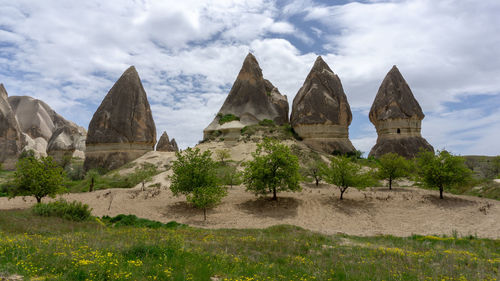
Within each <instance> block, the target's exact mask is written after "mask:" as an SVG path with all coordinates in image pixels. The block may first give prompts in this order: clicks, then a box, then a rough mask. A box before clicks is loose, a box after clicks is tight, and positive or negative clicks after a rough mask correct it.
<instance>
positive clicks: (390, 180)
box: [389, 177, 392, 190]
mask: <svg viewBox="0 0 500 281" xmlns="http://www.w3.org/2000/svg"><path fill="white" fill-rule="evenodd" d="M389 190H392V178H391V177H389Z"/></svg>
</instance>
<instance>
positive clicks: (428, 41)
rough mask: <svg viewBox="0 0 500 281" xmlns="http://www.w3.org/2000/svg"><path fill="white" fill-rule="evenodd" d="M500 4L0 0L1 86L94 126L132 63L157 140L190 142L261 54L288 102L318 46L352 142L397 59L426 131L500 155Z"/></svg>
mask: <svg viewBox="0 0 500 281" xmlns="http://www.w3.org/2000/svg"><path fill="white" fill-rule="evenodd" d="M498 15H500V1H498V0H481V1H475V0H441V1H435V0H411V1H410V0H408V1H383V0H369V1H347V0H344V1H326V0H324V1H320V0H304V1H291V0H290V1H288V0H274V1H268V0H255V1H238V0H234V1H232V0H226V1H199V0H183V1H175V0H174V1H171V0H163V1H159V0H158V1H151V0H129V1H125V0H120V1H118V0H106V1H102V0H86V1H76V0H44V1H36V0H31V1H30V0H16V1H12V0H0V83H3V84H4V86H5V88H6V90H7V92H8V93H9V95H11V96H14V95H28V96H33V97H35V98H38V99H41V100H43V101H45V102H46V103H47V104H49V105H50V106H51V107H52V108H53V109H54V110H55V111H57V112H58V113H59V114H61V115H62V116H64V117H65V118H66V119H68V120H71V121H73V122H75V123H77V124H79V125H80V126H83V127H85V128H87V127H88V124H89V122H90V120H91V118H92V115H93V113H94V112H95V110H96V109H97V107H98V106H99V104H100V103H101V101H102V99H103V98H104V96H105V95H106V94H107V92H108V91H109V89H111V87H112V86H113V84H114V82H116V80H118V78H119V77H120V76H121V74H122V73H123V72H124V71H125V70H126V69H127V68H128V67H129V66H130V65H134V66H135V67H136V68H137V71H138V72H139V75H140V77H141V80H142V82H143V85H144V88H145V90H146V92H147V95H148V99H149V102H150V104H151V109H152V112H153V118H154V120H155V123H156V128H157V131H158V132H157V135H158V138H159V136H160V135H161V133H162V132H163V131H167V133H168V135H169V136H170V137H171V138H172V137H174V138H175V139H176V140H177V143H178V144H179V146H180V147H181V148H185V147H187V146H194V145H196V144H197V143H198V141H200V140H201V139H202V137H203V129H204V128H205V127H206V126H208V124H209V123H210V122H211V121H212V120H213V118H214V117H215V115H216V113H217V112H218V110H219V109H220V107H221V106H222V103H223V102H224V99H225V97H226V96H227V94H228V93H229V90H230V88H231V85H232V83H233V82H234V80H235V79H236V76H237V74H238V72H239V69H240V68H241V65H242V63H243V59H244V57H245V56H246V55H247V53H248V52H252V53H253V54H254V55H255V56H256V58H257V60H258V61H259V64H260V67H261V68H262V70H263V74H264V77H265V78H266V79H268V80H270V81H271V82H272V83H273V84H274V85H275V86H276V87H278V89H279V90H280V92H281V93H282V94H285V95H287V97H288V101H289V103H290V106H291V104H292V101H293V98H294V97H295V95H296V93H297V91H298V90H299V89H300V87H301V86H302V84H303V83H304V79H305V78H306V76H307V74H308V72H309V70H310V69H311V67H312V65H313V63H314V61H315V59H316V57H317V56H318V55H321V56H322V57H323V59H324V60H325V61H326V62H327V63H328V64H329V66H330V68H331V69H332V70H333V71H334V72H335V73H336V74H337V75H338V76H339V77H340V79H341V81H342V84H343V87H344V91H345V93H346V95H347V99H348V101H349V103H350V106H351V110H352V112H353V122H352V124H351V126H350V128H349V134H350V139H351V141H352V143H353V144H354V146H355V147H356V148H357V149H358V150H361V151H364V152H369V151H370V149H371V148H372V147H373V145H375V142H376V139H377V134H376V131H375V127H374V126H373V124H371V123H370V121H369V119H368V112H369V110H370V107H371V104H372V103H373V100H374V99H375V95H376V93H377V90H378V87H379V86H380V83H381V82H382V80H383V78H384V76H385V75H386V74H387V72H388V71H389V70H390V69H391V67H392V66H393V65H397V66H398V68H399V70H400V71H401V73H402V74H403V76H404V77H405V79H406V81H407V82H408V84H409V85H410V88H411V89H412V91H413V94H414V96H415V98H416V99H417V100H418V102H419V103H420V105H421V107H422V109H423V111H424V113H425V115H426V117H425V119H424V120H423V122H422V136H423V137H424V138H426V139H427V140H428V142H429V143H431V144H432V145H433V146H434V148H435V149H439V150H440V149H447V150H449V151H451V152H453V153H455V154H461V155H498V154H500V112H499V107H500V17H499V16H498Z"/></svg>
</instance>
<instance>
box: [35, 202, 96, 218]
mask: <svg viewBox="0 0 500 281" xmlns="http://www.w3.org/2000/svg"><path fill="white" fill-rule="evenodd" d="M91 211H92V209H90V208H89V205H87V204H83V203H82V202H78V201H73V202H67V201H66V200H64V199H60V200H57V201H55V202H51V203H38V204H36V205H35V206H33V212H34V213H35V214H37V215H39V216H44V217H60V218H63V219H67V220H72V221H84V220H87V219H89V218H90V217H91Z"/></svg>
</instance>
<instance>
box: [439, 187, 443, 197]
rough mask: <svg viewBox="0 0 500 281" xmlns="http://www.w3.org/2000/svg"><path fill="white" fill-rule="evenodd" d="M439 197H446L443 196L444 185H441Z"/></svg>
mask: <svg viewBox="0 0 500 281" xmlns="http://www.w3.org/2000/svg"><path fill="white" fill-rule="evenodd" d="M439 199H444V197H443V187H442V186H440V187H439Z"/></svg>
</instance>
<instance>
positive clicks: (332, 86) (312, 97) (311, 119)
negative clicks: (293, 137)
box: [290, 56, 355, 153]
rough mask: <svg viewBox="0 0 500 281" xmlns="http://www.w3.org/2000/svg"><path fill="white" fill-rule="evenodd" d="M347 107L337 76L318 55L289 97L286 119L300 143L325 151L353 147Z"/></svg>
mask: <svg viewBox="0 0 500 281" xmlns="http://www.w3.org/2000/svg"><path fill="white" fill-rule="evenodd" d="M351 121H352V113H351V108H350V107H349V103H348V102H347V97H346V95H345V93H344V89H343V88H342V83H341V82H340V79H339V77H338V76H337V75H336V74H335V73H333V71H332V70H331V69H330V67H329V66H328V65H327V64H326V62H325V61H324V60H323V59H322V58H321V56H319V57H318V58H317V59H316V62H315V63H314V66H313V67H312V69H311V71H310V72H309V75H307V78H306V80H305V81H304V84H303V86H302V87H301V88H300V90H299V92H298V93H297V95H296V96H295V98H294V99H293V106H292V115H291V117H290V123H291V124H292V127H293V129H294V131H295V132H296V133H297V134H298V135H299V136H300V137H301V138H302V139H303V140H304V143H305V144H306V145H308V146H309V147H311V148H312V149H315V150H320V151H323V152H326V153H336V152H338V153H348V152H352V151H354V150H355V149H354V146H353V145H352V143H351V141H350V140H349V125H350V124H351Z"/></svg>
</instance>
